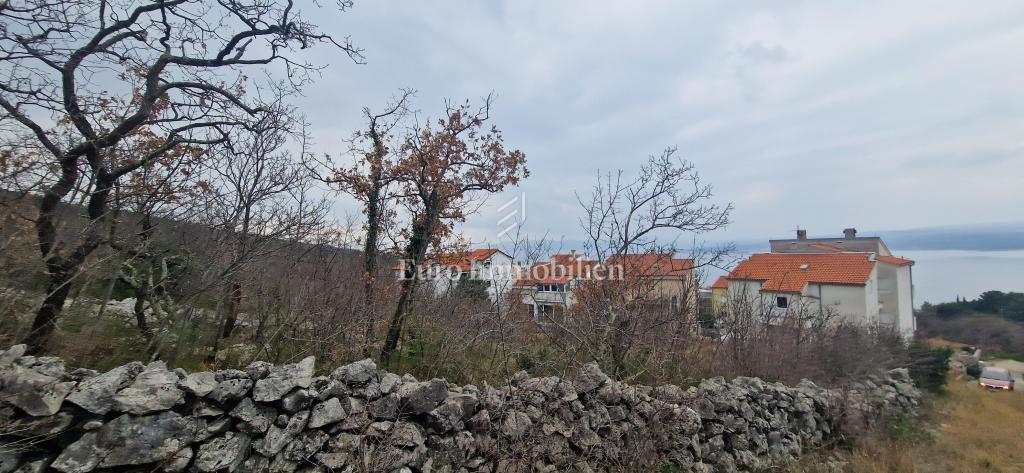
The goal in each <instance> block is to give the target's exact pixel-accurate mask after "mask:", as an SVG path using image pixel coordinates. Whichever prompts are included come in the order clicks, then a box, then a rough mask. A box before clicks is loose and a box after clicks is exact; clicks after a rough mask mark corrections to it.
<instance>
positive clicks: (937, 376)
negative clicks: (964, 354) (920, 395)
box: [907, 340, 953, 393]
mask: <svg viewBox="0 0 1024 473" xmlns="http://www.w3.org/2000/svg"><path fill="white" fill-rule="evenodd" d="M907 355H908V357H909V360H908V361H909V366H908V368H909V369H910V377H911V378H913V379H914V383H915V384H917V387H918V388H920V389H922V390H924V391H928V392H932V393H940V392H943V391H944V390H945V387H946V372H948V371H949V358H950V357H951V356H952V355H953V350H950V349H949V348H932V347H930V346H928V344H926V343H924V342H921V341H919V340H915V341H914V342H913V343H911V344H910V348H909V350H908V352H907Z"/></svg>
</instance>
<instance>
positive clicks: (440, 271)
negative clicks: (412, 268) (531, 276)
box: [394, 248, 520, 302]
mask: <svg viewBox="0 0 1024 473" xmlns="http://www.w3.org/2000/svg"><path fill="white" fill-rule="evenodd" d="M394 270H395V274H396V276H397V277H399V278H401V277H404V276H405V274H404V271H405V267H404V266H403V264H401V263H400V264H398V265H396V266H395V267H394ZM519 274H520V269H519V266H518V265H517V264H516V263H515V261H513V260H512V257H511V256H509V255H508V254H506V253H505V252H503V251H501V250H499V249H496V248H482V249H478V250H471V251H459V252H454V253H445V254H440V255H435V256H433V257H431V258H430V259H428V260H427V261H426V262H424V264H423V271H422V272H421V277H422V278H424V279H426V280H427V281H429V282H430V285H431V287H433V289H434V293H435V294H437V295H444V294H446V293H448V292H449V291H451V290H453V289H455V288H456V287H458V285H459V284H460V283H465V282H466V281H482V282H483V283H484V285H485V286H486V292H487V297H488V298H489V299H490V300H491V301H492V302H496V301H498V300H500V299H503V298H504V297H505V294H507V293H508V291H509V290H510V289H511V288H512V283H513V282H514V281H515V280H516V278H518V277H519Z"/></svg>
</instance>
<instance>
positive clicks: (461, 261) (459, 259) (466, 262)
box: [391, 248, 498, 272]
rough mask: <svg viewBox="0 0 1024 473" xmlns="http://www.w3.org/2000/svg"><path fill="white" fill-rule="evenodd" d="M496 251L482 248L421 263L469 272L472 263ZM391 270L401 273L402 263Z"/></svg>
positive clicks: (486, 257) (485, 258)
mask: <svg viewBox="0 0 1024 473" xmlns="http://www.w3.org/2000/svg"><path fill="white" fill-rule="evenodd" d="M497 252H498V250H496V249H494V248H483V249H479V250H472V251H457V252H454V253H442V254H438V255H435V256H433V257H431V258H428V259H427V260H426V261H424V262H423V265H424V266H429V265H431V264H438V265H441V266H447V267H453V268H456V269H458V270H459V271H460V272H469V271H470V270H472V269H473V263H474V262H476V261H486V260H487V259H488V258H490V257H491V256H493V255H494V254H495V253H497ZM391 269H394V270H396V271H401V270H402V269H404V266H403V265H402V263H398V264H396V265H395V266H393V267H392V268H391Z"/></svg>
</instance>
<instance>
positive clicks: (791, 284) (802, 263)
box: [728, 253, 875, 293]
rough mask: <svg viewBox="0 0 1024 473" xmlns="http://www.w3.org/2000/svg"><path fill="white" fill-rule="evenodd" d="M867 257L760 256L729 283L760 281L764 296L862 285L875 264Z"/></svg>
mask: <svg viewBox="0 0 1024 473" xmlns="http://www.w3.org/2000/svg"><path fill="white" fill-rule="evenodd" d="M869 257H870V253H759V254H755V255H751V256H750V258H749V259H747V260H744V261H742V262H741V263H740V264H739V265H737V266H736V269H734V270H733V271H732V272H731V273H730V274H729V277H728V279H736V280H755V281H762V285H761V290H762V291H766V292H792V293H799V292H801V291H803V289H804V288H805V287H807V284H838V285H858V286H859V285H864V284H866V283H867V280H868V278H869V277H871V271H872V269H874V267H875V263H874V262H873V261H871V259H870V258H869Z"/></svg>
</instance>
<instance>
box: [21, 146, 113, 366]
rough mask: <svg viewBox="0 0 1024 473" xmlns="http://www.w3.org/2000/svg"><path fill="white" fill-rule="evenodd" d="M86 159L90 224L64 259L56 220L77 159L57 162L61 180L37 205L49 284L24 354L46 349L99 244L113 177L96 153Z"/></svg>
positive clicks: (38, 234)
mask: <svg viewBox="0 0 1024 473" xmlns="http://www.w3.org/2000/svg"><path fill="white" fill-rule="evenodd" d="M86 157H87V160H88V162H89V166H90V167H92V168H93V170H94V172H95V173H97V177H96V187H95V188H94V189H93V192H92V194H91V195H90V196H89V204H88V206H87V209H88V212H87V213H88V216H89V223H88V225H87V226H86V230H85V237H84V238H83V240H82V242H81V244H79V245H78V246H76V247H75V248H74V251H71V252H70V253H69V254H67V256H65V255H64V254H62V250H63V248H61V247H59V245H58V244H57V224H56V218H57V208H58V206H59V205H60V201H61V199H63V198H64V197H65V196H66V195H68V193H69V192H71V189H72V187H73V186H74V184H75V181H76V180H77V179H78V160H77V159H76V158H67V157H62V158H61V159H60V167H61V177H60V179H59V180H58V181H57V182H56V183H55V184H54V185H53V186H52V187H50V188H49V189H47V190H46V192H45V193H44V194H43V199H42V201H41V202H40V204H39V216H38V217H36V240H37V242H38V243H39V252H40V254H41V255H42V258H43V261H45V262H46V269H47V271H48V272H49V279H50V281H49V284H48V286H47V289H46V298H45V299H43V305H42V306H40V307H39V311H38V312H36V317H35V319H34V320H33V321H32V329H31V331H30V332H29V334H28V336H27V337H25V340H24V343H25V345H27V347H26V348H27V352H28V353H30V354H35V353H39V352H40V351H42V350H43V349H44V348H45V347H46V344H47V342H49V339H50V336H51V335H52V334H53V331H54V329H56V328H57V319H58V318H60V315H61V313H62V312H63V311H64V303H65V302H66V301H67V298H68V293H69V292H70V290H71V280H72V279H73V278H74V276H75V274H77V272H78V269H79V268H80V267H81V266H82V263H84V262H85V260H86V258H88V257H89V255H90V254H92V252H93V250H95V249H96V248H97V247H98V246H99V245H100V243H101V241H102V238H101V236H100V234H99V232H98V230H97V226H98V225H99V223H100V221H101V220H102V219H103V218H104V215H105V214H106V211H107V197H108V196H109V195H110V190H111V188H112V186H113V178H112V177H111V176H110V175H109V174H106V173H105V172H103V171H102V168H101V159H100V155H99V152H98V151H96V150H92V151H89V152H88V153H87V154H86Z"/></svg>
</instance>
